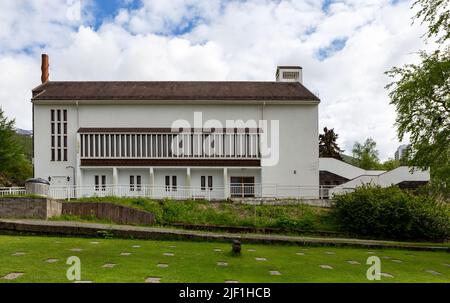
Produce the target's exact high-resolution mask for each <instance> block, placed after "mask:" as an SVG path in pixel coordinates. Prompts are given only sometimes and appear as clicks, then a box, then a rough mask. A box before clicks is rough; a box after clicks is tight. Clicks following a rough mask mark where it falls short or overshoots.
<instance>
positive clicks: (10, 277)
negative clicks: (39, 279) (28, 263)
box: [2, 272, 23, 280]
mask: <svg viewBox="0 0 450 303" xmlns="http://www.w3.org/2000/svg"><path fill="white" fill-rule="evenodd" d="M20 276H23V273H22V272H11V273H9V274H7V275H6V276H4V277H3V278H2V279H5V280H15V279H17V278H19V277H20Z"/></svg>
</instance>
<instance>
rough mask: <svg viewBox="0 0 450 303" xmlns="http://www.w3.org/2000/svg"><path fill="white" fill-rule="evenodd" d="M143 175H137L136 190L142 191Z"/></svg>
mask: <svg viewBox="0 0 450 303" xmlns="http://www.w3.org/2000/svg"><path fill="white" fill-rule="evenodd" d="M141 181H142V177H141V176H136V190H137V191H141V186H142V183H141Z"/></svg>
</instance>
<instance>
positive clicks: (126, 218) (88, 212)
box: [62, 202, 155, 225]
mask: <svg viewBox="0 0 450 303" xmlns="http://www.w3.org/2000/svg"><path fill="white" fill-rule="evenodd" d="M62 214H63V215H72V216H80V217H83V216H94V217H96V218H99V219H106V220H110V221H112V222H114V223H119V224H140V225H148V224H153V223H155V216H154V215H153V214H152V213H149V212H146V211H141V210H138V209H134V208H131V207H126V206H122V205H117V204H113V203H96V202H65V203H62Z"/></svg>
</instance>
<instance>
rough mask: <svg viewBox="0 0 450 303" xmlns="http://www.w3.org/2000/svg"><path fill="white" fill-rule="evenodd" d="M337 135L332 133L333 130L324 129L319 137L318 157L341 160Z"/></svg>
mask: <svg viewBox="0 0 450 303" xmlns="http://www.w3.org/2000/svg"><path fill="white" fill-rule="evenodd" d="M337 138H338V134H336V133H335V132H334V129H333V128H332V129H328V128H327V127H324V129H323V134H320V135H319V156H320V157H322V158H325V157H328V158H335V159H338V160H342V157H341V153H342V152H343V150H341V149H340V148H339V146H338V144H337V142H336V141H337Z"/></svg>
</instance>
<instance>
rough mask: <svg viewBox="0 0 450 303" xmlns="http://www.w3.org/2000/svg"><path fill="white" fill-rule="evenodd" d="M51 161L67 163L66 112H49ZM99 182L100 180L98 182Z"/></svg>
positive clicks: (58, 110) (55, 110)
mask: <svg viewBox="0 0 450 303" xmlns="http://www.w3.org/2000/svg"><path fill="white" fill-rule="evenodd" d="M50 130H51V138H50V141H51V147H50V148H51V151H50V154H51V161H67V155H68V152H67V148H68V147H67V145H68V144H67V110H66V109H64V110H61V109H51V110H50ZM99 181H100V180H99Z"/></svg>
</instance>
